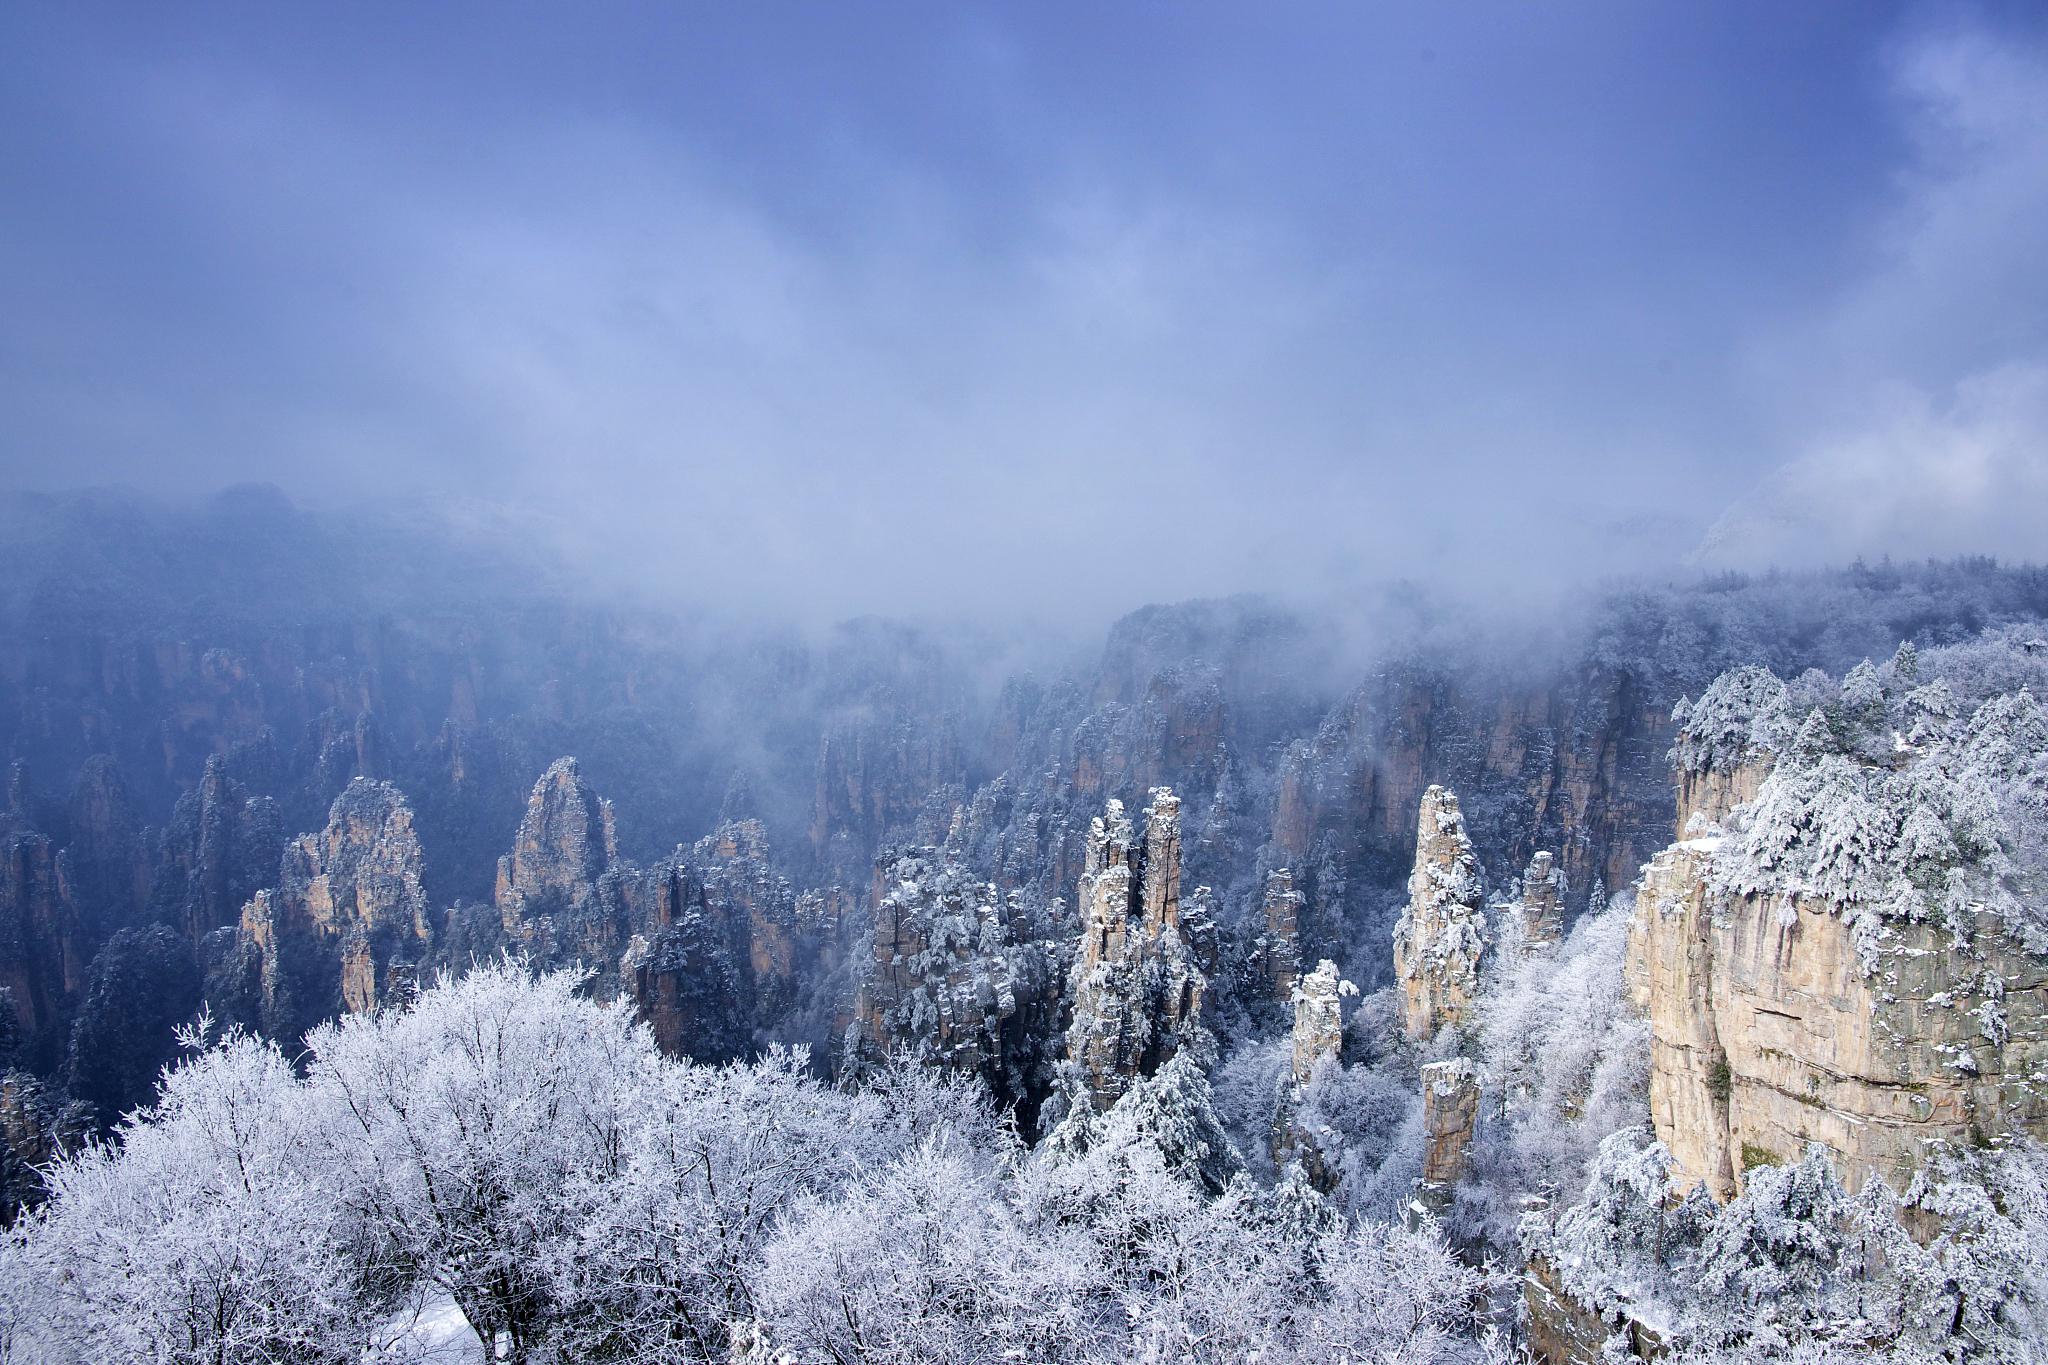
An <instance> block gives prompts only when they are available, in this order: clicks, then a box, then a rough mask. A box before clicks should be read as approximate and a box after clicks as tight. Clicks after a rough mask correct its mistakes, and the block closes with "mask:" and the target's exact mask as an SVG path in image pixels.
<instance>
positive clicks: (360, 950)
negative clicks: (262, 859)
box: [209, 779, 434, 1040]
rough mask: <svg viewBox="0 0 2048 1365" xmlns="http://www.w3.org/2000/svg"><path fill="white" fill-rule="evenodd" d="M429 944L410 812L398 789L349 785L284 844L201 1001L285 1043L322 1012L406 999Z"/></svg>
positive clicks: (431, 944)
mask: <svg viewBox="0 0 2048 1365" xmlns="http://www.w3.org/2000/svg"><path fill="white" fill-rule="evenodd" d="M433 947H434V933H433V929H432V925H431V923H430V920H429V915H428V906H427V898H426V893H425V892H424V891H423V890H422V889H421V886H420V844H419V839H418V837H417V836H416V835H415V834H414V832H413V825H412V810H411V808H410V807H409V806H408V805H407V804H406V801H405V797H404V796H403V795H402V794H400V792H399V791H398V789H397V788H395V787H393V786H391V785H389V784H388V783H383V782H372V781H369V780H367V779H357V780H356V781H354V782H352V783H350V784H349V786H348V788H347V790H345V791H344V792H343V793H342V794H341V795H340V796H339V797H336V798H335V802H334V805H333V808H332V809H331V810H330V811H329V812H328V818H327V825H326V827H325V828H324V829H322V830H320V831H318V832H316V833H312V834H302V835H300V836H299V837H298V838H296V839H294V840H292V842H291V843H289V844H288V845H286V847H285V852H284V859H283V863H282V866H281V868H280V870H279V875H278V885H277V886H276V887H274V888H269V889H265V890H263V891H259V892H258V893H257V894H256V896H255V898H254V899H252V900H251V901H250V902H249V904H248V905H246V906H244V907H243V909H242V915H241V921H240V924H239V925H238V927H237V929H236V933H235V939H234V942H233V944H232V945H231V948H230V951H229V953H228V955H227V957H226V959H225V960H224V961H222V962H220V963H217V964H216V966H215V980H214V983H213V989H211V990H210V991H209V995H210V996H213V997H214V998H217V999H220V998H225V999H227V1000H229V1001H232V1002H235V1003H237V1004H239V1005H241V1006H242V1007H243V1009H245V1010H250V1011H252V1012H253V1014H254V1016H255V1018H256V1019H257V1021H258V1022H259V1023H260V1025H261V1027H262V1028H263V1031H264V1032H266V1033H268V1034H270V1035H271V1036H273V1037H276V1038H282V1039H287V1040H289V1039H295V1038H297V1037H299V1036H300V1035H301V1034H302V1033H304V1032H305V1030H306V1029H308V1028H310V1027H312V1025H314V1024H316V1023H318V1022H319V1021H320V1020H321V1019H323V1018H326V1017H328V1016H330V1015H333V1014H337V1013H340V1012H342V1011H344V1010H350V1011H363V1010H371V1009H375V1008H377V1007H378V1006H379V1005H381V1004H384V1003H386V1002H387V1001H391V1000H394V999H402V998H404V997H405V996H406V995H407V994H408V993H409V992H411V991H412V990H414V989H415V988H416V987H417V984H418V979H419V972H420V970H421V968H422V966H423V965H424V964H425V963H426V962H427V961H428V959H429V957H430V955H431V953H432V951H433Z"/></svg>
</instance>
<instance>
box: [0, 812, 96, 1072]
mask: <svg viewBox="0 0 2048 1365" xmlns="http://www.w3.org/2000/svg"><path fill="white" fill-rule="evenodd" d="M91 956H92V944H91V943H90V941H89V939H88V937H87V934H86V928H85V925H84V923H83V921H82V917H81V916H80V914H79V911H78V907H77V904H76V902H75V900H74V899H73V893H72V887H71V880H70V876H69V869H68V867H67V865H66V860H65V859H64V857H63V855H62V854H61V853H60V852H59V851H58V850H57V849H56V848H55V846H54V845H52V843H51V842H50V840H49V838H48V837H46V836H45V835H42V834H39V833H36V832H35V831H34V830H28V829H21V828H15V829H12V830H5V829H0V988H5V989H6V991H7V992H8V994H9V995H10V996H11V997H12V998H13V1001H14V1013H15V1019H16V1022H17V1023H18V1024H19V1025H20V1028H21V1031H22V1033H23V1035H24V1036H25V1037H26V1038H27V1040H28V1047H27V1051H28V1052H29V1054H30V1059H31V1060H32V1061H38V1062H43V1061H45V1054H48V1053H49V1052H50V1050H51V1049H52V1048H53V1047H54V1045H55V1039H54V1033H55V1030H56V1029H57V1027H58V1025H59V1023H60V1022H61V1020H62V1018H63V1016H64V1012H65V1010H66V1009H67V1008H68V1006H69V1003H70V1002H71V1001H72V1000H73V999H75V998H76V996H77V995H78V993H79V992H80V991H81V990H82V989H84V986H85V970H86V964H87V963H88V962H89V961H90V960H91Z"/></svg>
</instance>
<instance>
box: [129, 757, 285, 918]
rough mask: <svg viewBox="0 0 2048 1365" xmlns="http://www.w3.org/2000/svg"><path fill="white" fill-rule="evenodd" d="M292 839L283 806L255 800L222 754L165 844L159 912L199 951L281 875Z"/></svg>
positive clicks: (183, 801) (181, 809)
mask: <svg viewBox="0 0 2048 1365" xmlns="http://www.w3.org/2000/svg"><path fill="white" fill-rule="evenodd" d="M283 852H284V836H283V834H282V833H281V832H280V831H279V829H278V822H277V806H276V803H275V802H273V801H271V800H270V799H269V798H267V797H256V796H252V795H250V793H249V791H248V789H247V788H246V787H244V786H243V785H242V784H241V783H240V782H237V781H235V780H234V779H233V778H231V777H229V776H228V769H227V763H226V762H225V761H224V760H223V759H222V758H221V757H220V756H219V755H215V756H213V757H212V758H209V759H208V760H207V762H206V771H205V772H204V773H203V774H202V775H201V776H200V779H199V785H198V786H196V787H194V788H193V789H192V790H191V791H189V792H186V793H185V794H184V795H183V796H181V797H179V798H178V804H177V807H176V809H175V810H174V811H173V812H172V815H171V821H170V824H169V825H167V826H166V827H165V829H164V832H163V836H162V838H161V841H160V843H159V855H158V864H157V872H156V878H155V884H154V886H153V888H152V890H151V892H150V907H151V912H152V914H153V915H154V916H155V917H156V918H157V919H160V920H162V921H164V922H166V923H168V924H171V925H173V926H175V927H176V928H177V929H178V931H179V932H180V933H182V934H183V935H184V936H185V938H186V940H187V941H188V942H189V943H190V944H191V945H192V950H193V952H194V953H195V954H196V953H197V952H198V951H199V948H200V944H201V942H202V941H203V940H204V939H205V938H206V936H207V935H208V934H210V933H212V932H213V931H214V930H215V929H218V928H221V927H222V926H223V925H229V924H233V923H234V922H235V920H236V918H237V917H238V915H239V914H240V911H241V907H242V906H244V905H246V904H248V902H249V899H250V898H251V897H252V896H254V895H255V894H256V893H257V892H258V891H259V890H261V889H262V888H263V887H265V886H266V885H268V884H269V883H270V882H271V881H272V879H274V878H275V877H276V875H277V869H278V860H279V859H280V858H281V857H282V856H283Z"/></svg>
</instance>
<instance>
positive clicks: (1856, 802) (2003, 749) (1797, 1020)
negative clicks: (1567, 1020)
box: [1628, 652, 2048, 1199]
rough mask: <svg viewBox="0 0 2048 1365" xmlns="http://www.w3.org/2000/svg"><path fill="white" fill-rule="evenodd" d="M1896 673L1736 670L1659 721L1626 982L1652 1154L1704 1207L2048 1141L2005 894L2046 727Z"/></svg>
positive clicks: (2037, 955) (2020, 962)
mask: <svg viewBox="0 0 2048 1365" xmlns="http://www.w3.org/2000/svg"><path fill="white" fill-rule="evenodd" d="M1912 664H1913V660H1912V659H1911V658H1910V657H1909V656H1907V655H1906V654H1904V653H1903V652H1902V656H1901V661H1900V662H1896V663H1895V664H1894V665H1892V666H1889V667H1888V668H1887V669H1886V670H1877V669H1873V668H1871V667H1870V666H1869V665H1865V666H1864V667H1863V668H1860V669H1858V670H1856V671H1855V672H1852V674H1851V675H1850V676H1849V678H1848V679H1846V680H1845V681H1844V682H1843V684H1842V688H1841V691H1840V692H1839V694H1837V693H1834V692H1832V691H1829V690H1827V689H1824V688H1822V687H1821V685H1820V684H1819V683H1816V682H1810V681H1806V680H1802V684H1801V686H1802V688H1803V689H1805V690H1806V691H1807V692H1808V693H1811V694H1812V695H1806V696H1802V695H1800V694H1798V693H1795V692H1793V691H1791V690H1789V689H1788V688H1787V686H1786V685H1784V684H1780V683H1779V682H1778V681H1777V679H1775V678H1773V677H1771V676H1770V675H1768V674H1767V673H1764V672H1763V671H1762V670H1745V671H1743V672H1742V673H1741V674H1736V675H1730V676H1729V677H1727V678H1724V679H1722V680H1721V681H1719V682H1717V683H1716V684H1715V686H1714V688H1712V689H1709V691H1708V693H1707V694H1705V695H1704V696H1703V697H1702V698H1701V700H1700V702H1699V703H1698V704H1697V705H1692V706H1689V707H1686V708H1681V715H1682V716H1683V717H1684V718H1685V719H1686V721H1687V725H1686V729H1685V730H1684V731H1683V732H1682V733H1681V736H1680V739H1679V743H1678V745H1677V747H1676V749H1675V750H1674V755H1675V757H1676V759H1677V761H1678V763H1679V765H1680V768H1681V774H1682V776H1681V783H1680V786H1681V789H1682V791H1683V793H1684V795H1683V797H1682V799H1681V810H1682V812H1683V815H1684V819H1685V821H1686V823H1685V825H1684V826H1683V827H1682V829H1681V836H1682V837H1681V839H1680V842H1678V843H1677V844H1675V845H1673V846H1672V847H1670V848H1668V849H1666V850H1665V851H1664V852H1662V853H1660V854H1659V855H1657V857H1656V858H1655V860H1653V861H1652V863H1651V864H1650V866H1649V867H1648V868H1646V869H1645V871H1644V876H1643V883H1642V890H1641V894H1640V895H1639V897H1638V902H1637V911H1636V917H1635V920H1634V922H1633V924H1632V926H1631V936H1630V944H1629V966H1628V973H1629V975H1628V980H1629V988H1630V991H1631V993H1632V995H1633V997H1634V998H1635V1000H1636V1002H1637V1004H1638V1005H1639V1006H1640V1007H1641V1008H1642V1009H1644V1010H1645V1012H1646V1013H1647V1014H1648V1017H1649V1020H1650V1024H1651V1030H1652V1050H1651V1073H1650V1101H1651V1110H1652V1117H1653V1119H1654V1121H1655V1124H1656V1130H1657V1135H1658V1137H1659V1138H1660V1139H1662V1140H1663V1141H1664V1142H1665V1144H1666V1145H1667V1146H1668V1147H1669V1148H1670V1149H1671V1151H1672V1153H1673V1155H1674V1156H1675V1157H1676V1158H1677V1159H1678V1161H1679V1163H1680V1166H1681V1169H1682V1172H1683V1174H1684V1176H1685V1177H1686V1178H1688V1179H1689V1180H1691V1181H1693V1182H1697V1183H1703V1184H1704V1185H1705V1186H1706V1187H1707V1189H1708V1190H1709V1191H1710V1192H1711V1193H1713V1194H1714V1195H1715V1196H1716V1197H1718V1198H1722V1199H1726V1198H1729V1197H1731V1196H1732V1195H1733V1194H1735V1193H1737V1192H1739V1191H1740V1190H1741V1189H1742V1187H1743V1185H1744V1181H1745V1175H1746V1173H1747V1171H1748V1170H1749V1169H1751V1168H1752V1167H1754V1166H1755V1165H1757V1164H1758V1163H1762V1162H1771V1163H1783V1162H1787V1161H1791V1160H1795V1159H1796V1158H1797V1157H1798V1156H1799V1154H1800V1152H1801V1151H1802V1149H1803V1147H1804V1145H1805V1144H1807V1143H1809V1142H1814V1143H1819V1144H1821V1145H1822V1146H1823V1147H1825V1148H1826V1149H1827V1151H1828V1152H1829V1153H1830V1154H1831V1155H1832V1157H1833V1159H1834V1164H1835V1166H1836V1168H1837V1170H1838V1171H1839V1172H1840V1174H1841V1176H1842V1178H1843V1180H1844V1181H1845V1183H1847V1184H1848V1185H1850V1186H1851V1187H1852V1188H1853V1187H1856V1186H1860V1185H1861V1184H1862V1183H1863V1182H1864V1181H1865V1180H1867V1179H1870V1178H1872V1177H1878V1178H1882V1179H1884V1180H1887V1181H1889V1182H1890V1183H1891V1184H1892V1185H1893V1186H1894V1187H1895V1188H1899V1189H1903V1188H1904V1187H1905V1186H1906V1185H1907V1184H1908V1183H1909V1181H1910V1179H1911V1177H1912V1175H1913V1173H1914V1171H1915V1170H1917V1169H1919V1168H1920V1167H1921V1166H1922V1165H1923V1164H1924V1162H1925V1160H1926V1157H1927V1156H1928V1154H1929V1153H1930V1151H1931V1150H1932V1149H1933V1147H1934V1146H1935V1145H1936V1144H1943V1143H1947V1144H1970V1143H1974V1142H1981V1141H1983V1140H1985V1139H1986V1138H1989V1137H1993V1136H1996V1135H1999V1134H2005V1133H2012V1132H2028V1133H2033V1134H2035V1135H2037V1136H2038V1135H2044V1134H2048V934H2044V933H2043V932H2042V930H2041V929H2040V927H2039V921H2038V907H2036V906H2034V905H2032V904H2031V903H2029V902H2028V901H2027V900H2026V898H2025V893H2024V890H2023V888H2024V886H2025V885H2026V884H2027V880H2028V878H2029V877H2030V876H2032V875H2033V874H2031V873H2029V872H2028V871H2027V870H2026V865H2025V863H2024V861H2023V860H2024V859H2025V858H2027V857H2029V856H2032V855H2029V854H2028V853H2027V852H2026V849H2027V847H2028V843H2029V840H2031V839H2034V838H2035V837H2037V836H2036V835H2035V834H2034V833H2033V832H2032V830H2033V826H2032V825H2031V824H2030V823H2029V822H2031V821H2035V820H2038V819H2039V818H2040V817H2039V815H2038V814H2037V813H2036V812H2037V811H2038V809H2039V807H2038V802H2039V794H2038V790H2037V788H2036V787H2035V786H2033V785H2032V784H2035V783H2037V782H2038V780H2039V778H2038V764H2039V762H2040V757H2041V755H2042V754H2044V753H2048V718H2044V717H2043V715H2042V714H2041V712H2040V709H2039V707H2038V706H2037V705H2036V704H2035V703H2034V701H2033V700H2032V698H2031V697H2030V696H2029V695H2028V694H2027V693H2025V692H2020V693H2017V694H2014V695H2006V696H1993V697H1991V698H1990V699H1988V700H1986V701H1984V702H1983V703H1982V705H1981V706H1979V707H1978V708H1977V710H1976V713H1975V715H1974V716H1971V717H1969V718H1968V719H1963V718H1961V717H1960V715H1959V711H1958V708H1957V707H1956V706H1954V705H1953V704H1952V703H1951V702H1950V701H1949V700H1948V694H1947V692H1946V684H1945V683H1944V684H1942V689H1943V690H1942V691H1941V692H1940V693H1938V694H1935V695H1930V693H1931V692H1932V690H1933V689H1932V688H1931V687H1930V686H1916V685H1915V678H1914V676H1913V674H1912V672H1911V666H1912ZM1829 686H1830V687H1831V685H1829ZM1808 707H1810V708H1811V709H1809V710H1807V711H1806V714H1805V715H1804V716H1803V717H1802V716H1801V710H1802V708H1808ZM1930 716H1936V717H1937V719H1936V720H1930V719H1929V717H1930ZM1907 733H1912V734H1915V735H1916V736H1918V738H1919V742H1918V743H1909V742H1908V741H1907V740H1906V739H1904V738H1903V736H1904V735H1905V734H1907ZM1688 770H1689V771H1688ZM1687 835H1689V836H1690V837H1684V836H1687Z"/></svg>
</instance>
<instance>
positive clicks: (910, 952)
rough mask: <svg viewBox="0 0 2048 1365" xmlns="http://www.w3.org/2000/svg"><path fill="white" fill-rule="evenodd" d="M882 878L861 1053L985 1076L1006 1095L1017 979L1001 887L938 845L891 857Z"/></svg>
mask: <svg viewBox="0 0 2048 1365" xmlns="http://www.w3.org/2000/svg"><path fill="white" fill-rule="evenodd" d="M875 881H876V896H875V912H874V917H875V935H874V956H873V961H872V963H871V964H870V967H869V971H868V973H867V975H866V979H865V980H863V982H862V983H861V987H860V995H859V999H858V1002H857V1003H856V1004H855V1006H854V1032H853V1035H852V1041H853V1043H854V1045H855V1050H856V1051H858V1052H860V1053H864V1054H866V1055H870V1056H879V1055H886V1054H890V1053H908V1054H910V1055H913V1056H917V1057H920V1058H922V1059H924V1060H926V1061H929V1062H932V1063H934V1064H936V1065H939V1066H945V1067H949V1068H952V1069H954V1070H959V1071H965V1072H971V1073H975V1074H980V1075H985V1076H987V1077H988V1078H989V1080H990V1082H991V1084H992V1085H993V1086H995V1087H996V1089H997V1093H998V1094H1001V1093H1002V1092H1003V1091H1004V1090H1006V1089H1007V1088H1008V1087H1007V1086H1004V1085H1003V1084H1002V1079H1003V1071H1004V1061H1005V1057H1004V1052H1005V1034H1006V1031H1007V1030H1006V1025H1007V1023H1008V1021H1009V1020H1011V1019H1013V1018H1015V1017H1016V1015H1017V1013H1018V982H1017V978H1016V975H1015V973H1014V972H1013V970H1012V963H1011V958H1012V956H1013V954H1014V953H1015V952H1016V945H1015V944H1014V943H1013V942H1012V940H1011V936H1010V931H1009V926H1008V924H1007V923H1006V921H1005V918H1004V915H1003V912H1002V907H1001V904H1000V902H999V900H998V897H997V894H996V888H995V884H994V883H992V882H980V881H976V880H974V878H973V877H972V876H971V875H970V874H969V873H968V871H967V869H966V868H964V867H962V866H961V865H960V863H959V862H958V861H957V860H956V859H954V858H952V857H950V856H948V855H947V853H946V852H945V851H944V850H941V849H935V848H926V849H918V850H913V851H911V852H907V853H904V854H901V855H899V856H897V857H894V858H891V859H889V860H887V861H886V862H885V863H884V864H882V865H880V866H878V867H877V868H876V870H875Z"/></svg>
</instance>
